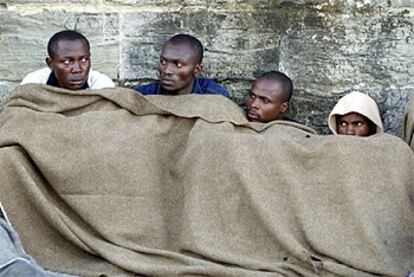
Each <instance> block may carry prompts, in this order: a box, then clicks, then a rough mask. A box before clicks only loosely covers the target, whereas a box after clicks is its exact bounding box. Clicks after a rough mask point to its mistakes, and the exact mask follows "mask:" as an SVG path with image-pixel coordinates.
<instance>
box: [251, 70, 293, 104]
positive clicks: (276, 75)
mask: <svg viewBox="0 0 414 277" xmlns="http://www.w3.org/2000/svg"><path fill="white" fill-rule="evenodd" d="M262 79H266V80H272V81H276V82H280V83H281V85H282V90H283V102H289V100H290V98H292V94H293V83H292V80H291V79H290V78H289V77H288V76H287V75H286V74H285V73H283V72H280V71H277V70H272V71H268V72H265V73H263V74H262V75H260V77H259V78H258V79H257V80H262Z"/></svg>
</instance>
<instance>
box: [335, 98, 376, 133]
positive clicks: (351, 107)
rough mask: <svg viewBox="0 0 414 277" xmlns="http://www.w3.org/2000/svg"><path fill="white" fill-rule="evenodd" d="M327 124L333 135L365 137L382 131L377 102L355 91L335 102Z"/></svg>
mask: <svg viewBox="0 0 414 277" xmlns="http://www.w3.org/2000/svg"><path fill="white" fill-rule="evenodd" d="M328 124H329V128H330V129H331V131H332V132H333V133H334V134H335V135H351V136H360V137H367V136H371V135H374V134H382V133H384V128H383V126H382V120H381V116H380V112H379V109H378V105H377V103H375V101H374V99H372V98H371V97H369V96H368V95H366V94H364V93H361V92H357V91H353V92H351V93H349V94H347V95H345V96H344V97H342V98H341V99H340V100H339V101H338V103H336V105H335V107H334V108H333V110H332V112H331V114H330V115H329V118H328Z"/></svg>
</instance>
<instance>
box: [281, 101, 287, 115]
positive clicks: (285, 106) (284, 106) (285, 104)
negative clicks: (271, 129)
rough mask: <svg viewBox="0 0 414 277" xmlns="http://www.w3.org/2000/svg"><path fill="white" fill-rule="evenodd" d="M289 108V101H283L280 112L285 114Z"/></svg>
mask: <svg viewBox="0 0 414 277" xmlns="http://www.w3.org/2000/svg"><path fill="white" fill-rule="evenodd" d="M288 109H289V102H283V103H282V104H281V105H280V112H281V113H282V114H285V113H286V112H287V111H288Z"/></svg>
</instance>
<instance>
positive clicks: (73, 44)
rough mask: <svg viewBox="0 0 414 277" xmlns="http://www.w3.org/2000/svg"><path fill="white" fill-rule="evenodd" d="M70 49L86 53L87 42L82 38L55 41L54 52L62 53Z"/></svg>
mask: <svg viewBox="0 0 414 277" xmlns="http://www.w3.org/2000/svg"><path fill="white" fill-rule="evenodd" d="M72 51H79V52H84V53H87V52H89V46H88V44H87V43H86V42H85V41H84V40H82V39H77V40H60V41H58V43H57V47H56V49H55V52H56V53H55V54H58V52H59V53H64V52H72Z"/></svg>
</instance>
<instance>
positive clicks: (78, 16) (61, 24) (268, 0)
mask: <svg viewBox="0 0 414 277" xmlns="http://www.w3.org/2000/svg"><path fill="white" fill-rule="evenodd" d="M1 1H2V0H0V100H2V99H4V98H5V97H6V96H7V95H8V94H9V93H10V92H11V90H12V89H13V87H15V86H16V85H17V84H18V83H19V81H20V80H21V79H22V78H23V76H24V75H25V74H27V73H28V72H30V71H33V70H36V69H38V68H40V67H42V66H44V59H45V57H46V44H47V41H48V39H49V37H50V36H51V35H52V34H53V33H55V32H57V31H60V30H62V29H65V28H68V29H76V30H78V31H80V32H82V33H84V34H85V35H86V36H87V37H88V38H89V39H90V42H91V46H92V62H93V67H94V68H95V69H96V70H99V71H101V72H103V73H106V74H107V75H109V76H110V77H112V78H113V79H114V80H115V81H116V82H117V83H118V85H120V86H127V87H129V86H131V85H134V84H139V83H145V82H148V81H151V80H154V79H157V64H158V58H159V52H160V49H161V45H162V43H163V42H164V41H165V40H166V39H167V38H168V37H170V36H171V35H173V34H175V33H190V34H193V35H195V36H197V37H198V38H200V40H201V41H202V42H203V44H204V46H205V50H206V52H205V59H204V65H205V75H206V76H209V77H213V78H215V79H217V80H218V81H219V82H221V83H222V84H223V85H224V86H226V87H227V88H228V89H229V91H230V92H231V93H232V96H233V99H234V100H235V101H236V102H238V103H240V104H241V103H242V102H243V101H244V97H245V95H246V94H247V92H248V89H249V87H250V84H251V81H252V80H253V79H254V78H255V77H257V76H258V75H260V74H261V73H262V72H265V71H268V70H273V69H279V70H281V71H284V72H285V73H287V74H288V75H289V76H290V77H291V78H292V79H293V81H294V85H295V91H294V94H295V96H294V99H293V100H292V104H291V116H293V117H294V118H296V119H297V120H299V121H301V122H303V123H304V124H307V125H308V126H311V127H313V128H315V129H317V130H318V131H319V132H321V133H328V129H327V124H326V118H327V116H328V114H329V112H330V110H331V109H332V107H333V105H334V104H335V102H336V101H337V100H338V99H339V97H341V96H342V95H344V94H346V93H348V92H350V91H351V90H360V91H363V92H366V93H369V95H371V96H372V97H373V98H374V99H375V100H376V101H377V102H378V103H379V106H380V109H381V112H382V116H383V119H384V125H385V129H386V131H387V132H389V133H392V134H396V135H400V132H401V116H402V114H403V111H404V108H405V105H406V103H407V101H408V99H409V98H410V97H411V95H412V94H413V93H414V59H413V58H414V30H413V29H414V27H413V24H414V0H171V1H167V0H146V1H144V0H107V1H104V0H15V1H6V2H1Z"/></svg>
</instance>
